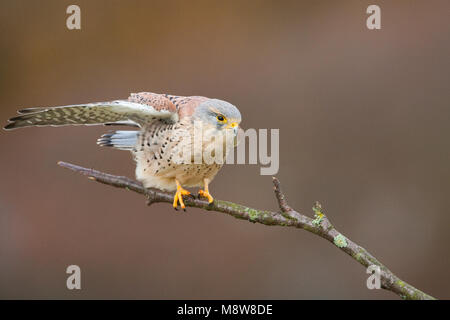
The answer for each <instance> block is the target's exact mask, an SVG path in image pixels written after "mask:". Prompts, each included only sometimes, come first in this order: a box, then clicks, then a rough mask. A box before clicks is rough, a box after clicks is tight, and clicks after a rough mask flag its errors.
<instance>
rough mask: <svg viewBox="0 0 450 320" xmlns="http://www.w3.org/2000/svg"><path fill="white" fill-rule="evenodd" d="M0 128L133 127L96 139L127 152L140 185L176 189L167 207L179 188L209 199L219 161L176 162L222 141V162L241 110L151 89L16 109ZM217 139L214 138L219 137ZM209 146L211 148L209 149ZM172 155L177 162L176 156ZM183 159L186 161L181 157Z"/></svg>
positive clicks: (181, 192)
mask: <svg viewBox="0 0 450 320" xmlns="http://www.w3.org/2000/svg"><path fill="white" fill-rule="evenodd" d="M18 113H19V114H20V115H19V116H17V117H14V118H12V119H10V120H9V123H8V124H7V125H6V126H5V128H4V129H5V130H11V129H16V128H22V127H30V126H65V125H100V124H103V125H126V126H131V127H137V128H139V130H133V131H131V130H128V131H125V130H120V131H115V132H111V133H107V134H104V135H102V136H101V138H100V139H98V140H97V143H98V144H99V145H100V146H108V147H113V148H117V149H120V150H129V151H131V152H132V154H133V157H134V159H135V161H136V178H137V179H138V180H139V181H141V182H142V183H143V185H144V187H146V188H157V189H162V190H167V191H176V192H175V195H174V199H173V207H174V208H175V209H177V207H178V204H180V206H181V208H182V209H185V205H184V202H183V196H188V195H190V192H189V191H187V190H185V189H184V188H183V187H202V186H203V189H202V190H200V191H199V196H202V197H204V198H206V199H208V201H209V203H211V202H213V200H214V199H213V197H212V196H211V194H210V193H209V189H208V185H209V183H210V182H211V181H212V180H213V179H214V177H215V176H216V174H217V172H218V171H219V170H220V169H221V167H222V166H223V161H222V162H217V161H215V162H213V163H206V162H205V161H200V162H198V161H187V162H186V161H179V159H180V156H182V155H183V150H184V151H186V150H187V151H191V152H192V153H191V154H189V153H187V154H188V155H189V159H188V160H193V159H194V158H195V157H196V156H197V155H198V153H199V152H202V153H203V152H204V151H205V150H208V148H209V149H211V146H213V145H214V143H216V142H217V141H223V145H224V150H223V153H222V154H221V155H222V157H221V158H222V160H224V159H225V158H226V156H227V154H228V151H229V150H230V149H231V148H232V147H234V145H235V141H236V136H237V132H238V129H239V124H240V122H241V114H240V112H239V110H238V109H237V108H236V107H235V106H234V105H232V104H230V103H228V102H226V101H222V100H218V99H210V98H206V97H201V96H191V97H182V96H175V95H169V94H156V93H151V92H141V93H132V94H131V95H130V97H129V98H128V99H126V100H115V101H109V102H97V103H88V104H78V105H68V106H60V107H49V108H45V107H38V108H27V109H23V110H19V111H18ZM198 124H200V125H201V128H202V136H201V141H200V150H196V149H195V148H194V141H193V140H194V136H195V132H196V131H195V130H196V129H195V128H196V126H197V125H198ZM219 138H220V139H219ZM214 150H215V149H214ZM213 154H214V151H213ZM176 159H178V160H176ZM185 160H186V159H185Z"/></svg>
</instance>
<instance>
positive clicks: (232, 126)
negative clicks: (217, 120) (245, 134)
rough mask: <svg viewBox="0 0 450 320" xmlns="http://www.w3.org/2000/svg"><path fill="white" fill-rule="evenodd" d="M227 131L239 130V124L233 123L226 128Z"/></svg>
mask: <svg viewBox="0 0 450 320" xmlns="http://www.w3.org/2000/svg"><path fill="white" fill-rule="evenodd" d="M226 128H227V129H235V130H237V129H236V128H239V124H238V123H237V122H231V123H230V124H229V125H227V126H226Z"/></svg>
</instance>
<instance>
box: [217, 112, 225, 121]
mask: <svg viewBox="0 0 450 320" xmlns="http://www.w3.org/2000/svg"><path fill="white" fill-rule="evenodd" d="M217 120H219V121H220V122H224V121H225V117H224V116H223V115H221V114H219V115H218V116H217Z"/></svg>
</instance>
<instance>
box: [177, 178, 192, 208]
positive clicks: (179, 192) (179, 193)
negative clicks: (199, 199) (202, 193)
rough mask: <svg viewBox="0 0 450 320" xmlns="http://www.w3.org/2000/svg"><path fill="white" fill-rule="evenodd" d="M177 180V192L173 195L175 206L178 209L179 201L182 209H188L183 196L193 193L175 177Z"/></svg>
mask: <svg viewBox="0 0 450 320" xmlns="http://www.w3.org/2000/svg"><path fill="white" fill-rule="evenodd" d="M175 182H176V184H177V192H176V193H175V196H174V197H173V208H174V209H175V210H177V207H178V202H179V203H180V207H181V209H183V210H185V211H186V206H185V205H184V202H183V196H188V195H190V194H191V193H190V192H189V191H187V190H186V189H183V187H182V186H181V184H180V183H179V182H178V180H177V179H175Z"/></svg>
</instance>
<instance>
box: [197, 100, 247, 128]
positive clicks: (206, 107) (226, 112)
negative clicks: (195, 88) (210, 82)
mask: <svg viewBox="0 0 450 320" xmlns="http://www.w3.org/2000/svg"><path fill="white" fill-rule="evenodd" d="M192 119H193V120H194V121H196V120H200V121H202V122H203V123H204V124H209V125H215V126H216V127H217V129H219V130H220V129H230V128H233V129H234V128H236V129H237V128H238V126H239V124H240V123H241V120H242V118H241V113H240V112H239V110H238V108H236V107H235V106H234V105H232V104H231V103H229V102H226V101H223V100H219V99H208V100H206V101H204V102H202V103H201V104H200V105H198V107H197V108H195V112H194V113H193V115H192Z"/></svg>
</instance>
